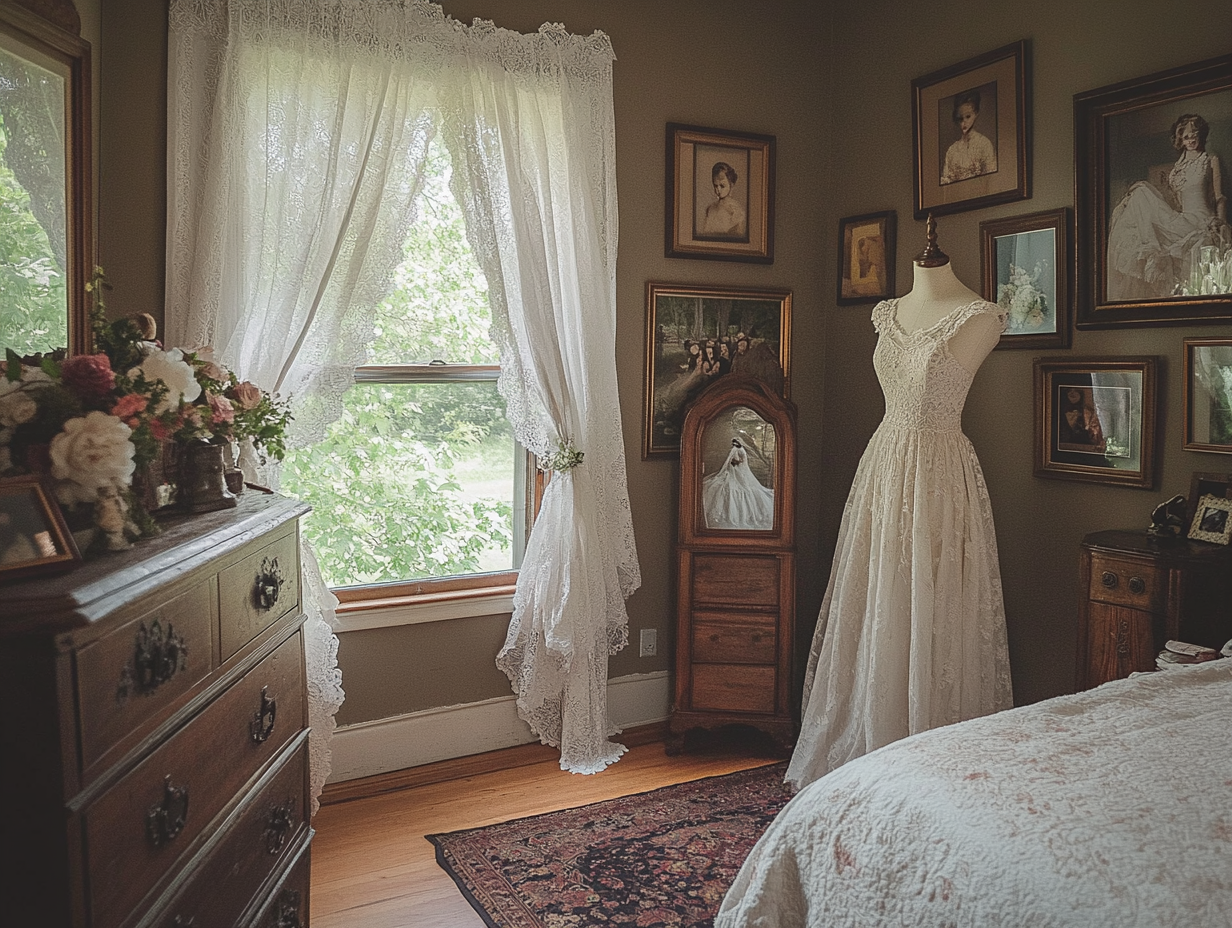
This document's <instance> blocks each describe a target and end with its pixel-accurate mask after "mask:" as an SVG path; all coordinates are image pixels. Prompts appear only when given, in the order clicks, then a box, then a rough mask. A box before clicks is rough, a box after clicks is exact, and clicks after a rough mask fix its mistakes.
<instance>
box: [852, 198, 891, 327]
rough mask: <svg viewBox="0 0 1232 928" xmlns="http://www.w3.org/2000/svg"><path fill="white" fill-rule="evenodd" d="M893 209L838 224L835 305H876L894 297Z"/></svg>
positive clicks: (867, 214)
mask: <svg viewBox="0 0 1232 928" xmlns="http://www.w3.org/2000/svg"><path fill="white" fill-rule="evenodd" d="M897 219H898V214H897V213H895V211H894V210H892V209H891V210H885V211H883V212H879V213H865V214H863V215H862V216H847V217H846V218H843V219H840V220H839V221H838V277H837V279H838V296H837V300H838V305H839V306H855V305H857V304H859V303H876V302H878V301H879V300H887V299H889V298H890V297H892V296H894V264H895V255H894V248H895V241H894V237H895V226H896V224H897Z"/></svg>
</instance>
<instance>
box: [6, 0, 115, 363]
mask: <svg viewBox="0 0 1232 928" xmlns="http://www.w3.org/2000/svg"><path fill="white" fill-rule="evenodd" d="M28 2H29V6H30V7H31V8H32V9H36V10H37V11H38V15H36V14H35V13H34V12H32V11H31V9H27V8H25V7H24V6H23V5H21V4H18V3H15V2H13V0H0V346H3V347H6V348H11V349H12V350H14V351H16V352H17V353H18V354H19V355H27V354H32V353H34V352H49V351H53V350H55V349H57V348H67V349H68V351H69V353H70V354H76V353H80V352H82V351H85V350H86V349H87V341H88V327H87V324H86V316H87V306H86V290H85V285H86V281H87V279H88V277H89V274H90V271H91V263H92V260H93V258H92V250H91V228H92V225H93V205H92V202H91V197H90V178H91V175H92V161H91V146H90V45H89V43H88V42H86V41H84V40H83V39H82V38H81V37H80V31H81V21H80V18H79V17H78V15H77V11H76V9H75V8H74V7H73V6H72V4H71V3H70V2H68V0H28Z"/></svg>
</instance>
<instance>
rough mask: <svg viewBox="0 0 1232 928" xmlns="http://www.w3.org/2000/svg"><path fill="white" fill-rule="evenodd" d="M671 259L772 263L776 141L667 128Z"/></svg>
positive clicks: (745, 134) (674, 125)
mask: <svg viewBox="0 0 1232 928" xmlns="http://www.w3.org/2000/svg"><path fill="white" fill-rule="evenodd" d="M666 235H667V247H666V250H665V253H666V255H667V257H669V258H714V259H717V260H720V261H753V262H757V263H761V264H773V263H774V136H772V135H754V134H752V133H748V132H731V131H728V130H725V129H704V128H702V127H700V126H685V125H680V124H679V123H668V124H667V209H666Z"/></svg>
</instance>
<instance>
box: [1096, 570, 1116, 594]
mask: <svg viewBox="0 0 1232 928" xmlns="http://www.w3.org/2000/svg"><path fill="white" fill-rule="evenodd" d="M1099 579H1100V582H1101V583H1102V584H1103V585H1104V587H1105V588H1106V589H1109V590H1115V589H1116V588H1117V584H1118V583H1120V582H1121V581H1120V579H1119V578H1118V577H1117V575H1116V574H1114V573H1113V572H1112V571H1111V570H1105V571H1104V575H1103V576H1102V577H1100V578H1099Z"/></svg>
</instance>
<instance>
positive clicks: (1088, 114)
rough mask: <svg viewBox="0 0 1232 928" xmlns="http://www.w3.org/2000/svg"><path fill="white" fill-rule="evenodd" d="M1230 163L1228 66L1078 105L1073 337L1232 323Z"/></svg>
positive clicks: (1127, 85)
mask: <svg viewBox="0 0 1232 928" xmlns="http://www.w3.org/2000/svg"><path fill="white" fill-rule="evenodd" d="M1229 164H1232V55H1224V56H1222V57H1220V58H1212V59H1209V60H1207V61H1202V62H1199V63H1197V64H1193V65H1188V66H1186V67H1182V68H1175V69H1173V70H1170V71H1162V72H1159V73H1157V74H1151V75H1149V76H1147V77H1144V78H1140V79H1138V80H1132V81H1125V82H1123V83H1120V84H1114V85H1111V86H1109V87H1101V88H1099V89H1097V90H1092V91H1089V92H1087V93H1080V94H1077V95H1075V96H1074V176H1075V180H1076V189H1077V191H1078V198H1077V202H1076V203H1075V208H1076V211H1077V240H1078V267H1079V268H1081V275H1080V276H1079V279H1078V319H1077V323H1076V325H1077V327H1078V328H1080V329H1108V328H1116V327H1120V326H1130V325H1173V324H1179V323H1186V322H1218V321H1227V320H1230V319H1232V226H1229V225H1228V222H1227V220H1228V218H1230V217H1229V216H1228V213H1227V212H1226V209H1224V210H1221V209H1220V208H1219V203H1220V201H1219V199H1218V198H1219V197H1221V196H1223V197H1229V196H1232V178H1229V177H1228V167H1227V165H1229ZM1216 187H1218V188H1219V189H1216ZM1225 202H1226V201H1225Z"/></svg>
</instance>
